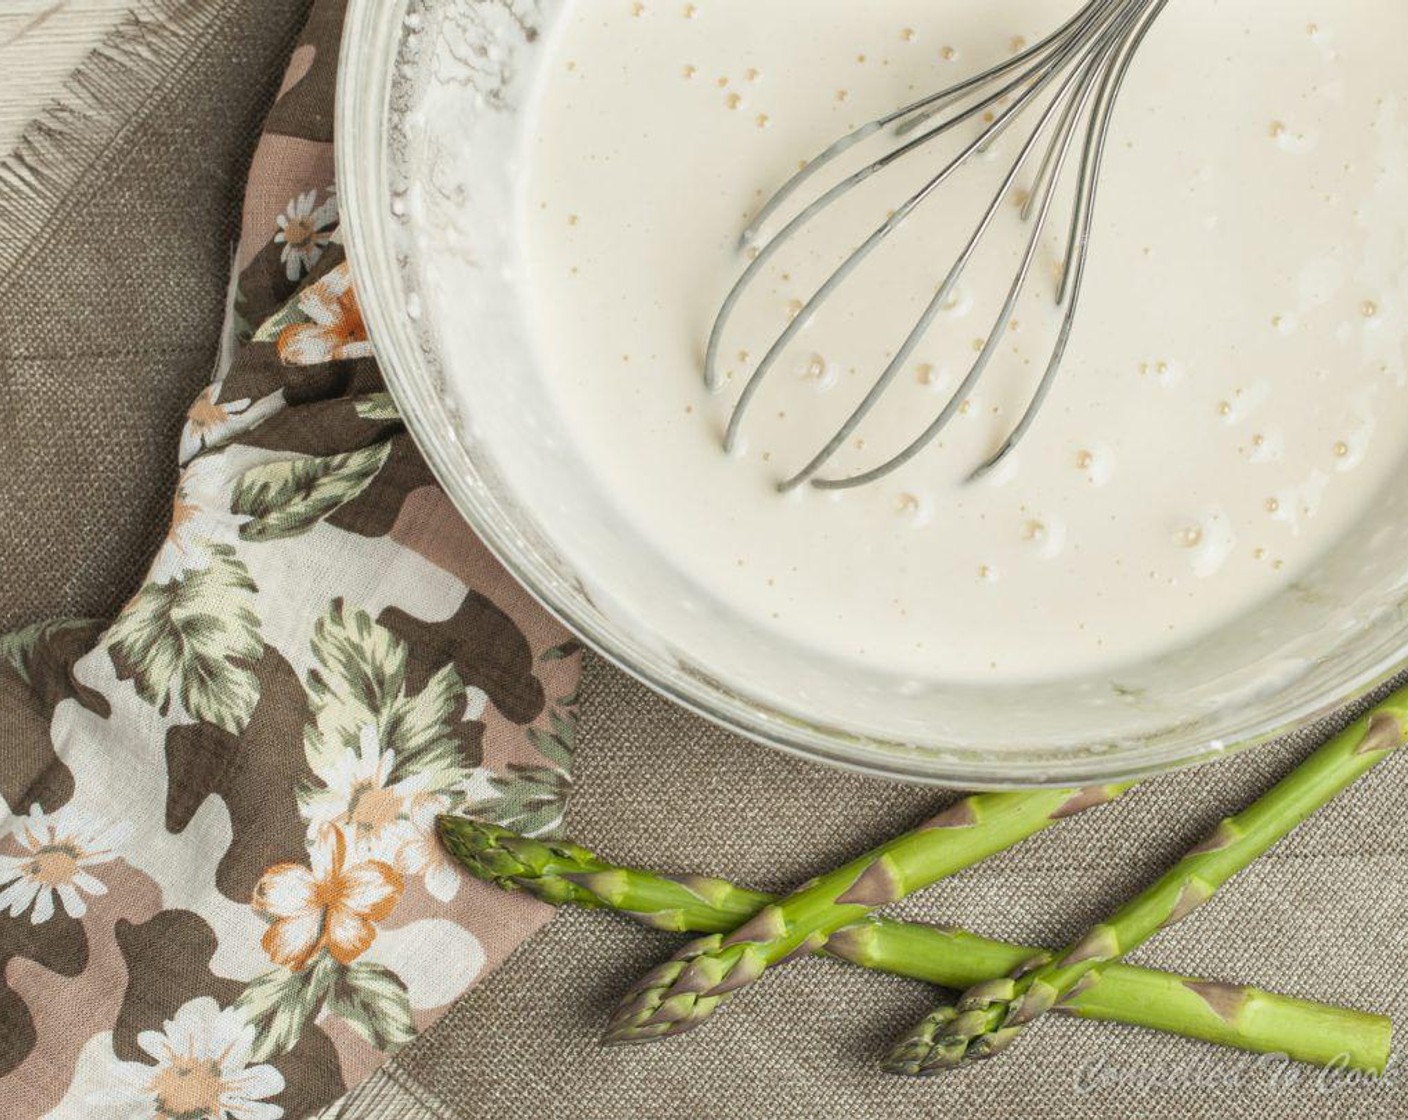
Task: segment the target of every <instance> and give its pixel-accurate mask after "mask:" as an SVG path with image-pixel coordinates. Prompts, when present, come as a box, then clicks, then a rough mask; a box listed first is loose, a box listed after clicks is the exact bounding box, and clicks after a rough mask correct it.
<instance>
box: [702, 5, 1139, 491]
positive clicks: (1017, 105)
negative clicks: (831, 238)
mask: <svg viewBox="0 0 1408 1120" xmlns="http://www.w3.org/2000/svg"><path fill="white" fill-rule="evenodd" d="M1124 2H1127V0H1124ZM1098 46H1099V41H1097V42H1095V43H1076V44H1070V45H1068V46H1067V47H1066V48H1065V49H1066V50H1067V51H1069V52H1070V53H1073V54H1077V55H1080V54H1089V53H1093V52H1095V51H1096V50H1097V49H1098ZM1061 72H1062V68H1061V66H1051V67H1049V68H1047V69H1045V70H1044V71H1042V72H1040V73H1039V74H1038V75H1037V76H1036V78H1035V79H1034V80H1033V79H1031V78H1029V77H1028V76H1027V75H1023V76H1022V77H1020V78H1018V79H1017V80H1016V81H1014V82H1011V83H1008V84H1007V85H1005V86H1002V87H1000V88H999V89H998V90H997V91H995V92H994V93H992V94H990V95H989V96H988V97H986V98H984V99H983V100H981V101H979V102H978V103H977V104H975V105H973V106H971V107H970V108H968V109H965V110H963V111H961V112H959V113H958V114H956V115H955V116H953V117H951V118H949V119H948V120H946V121H944V122H943V123H941V124H939V125H937V126H935V127H934V128H933V129H931V130H929V131H928V132H926V133H924V134H923V135H921V136H919V137H917V138H915V139H914V140H911V141H909V142H908V143H906V144H905V145H903V146H902V147H900V148H898V149H896V150H895V151H893V152H890V153H887V154H886V155H884V156H882V157H880V158H879V159H877V160H875V161H874V162H872V163H870V164H868V165H867V166H866V167H864V168H862V169H861V170H860V171H858V172H856V173H855V174H854V175H852V176H850V177H849V178H847V179H845V180H843V181H842V182H840V183H838V184H837V185H836V186H834V187H832V188H831V190H829V191H827V192H826V193H825V194H823V195H822V196H821V198H819V199H818V200H817V201H816V202H814V203H812V205H810V206H808V207H807V208H806V209H804V210H803V211H802V212H801V213H800V214H798V215H797V216H796V217H795V218H794V219H793V220H792V221H791V222H789V223H788V224H787V225H786V226H784V227H783V229H782V230H781V231H780V232H779V233H778V234H777V235H776V236H775V237H774V238H773V239H772V240H771V241H769V242H768V243H767V244H766V245H765V246H763V247H762V249H761V250H760V252H759V255H758V256H757V258H755V259H754V260H753V261H752V262H751V264H750V265H749V266H748V268H747V269H746V270H745V272H744V274H743V276H742V277H741V278H740V280H739V282H738V284H737V285H735V287H734V290H733V291H732V292H731V293H730V294H729V297H728V298H727V299H726V300H725V302H724V307H723V309H722V310H721V311H720V313H719V319H718V321H717V322H716V324H715V328H714V332H713V334H712V336H711V338H710V343H709V350H708V354H707V356H706V359H705V365H706V382H707V383H708V384H709V385H710V387H711V388H716V387H717V386H718V384H719V378H718V374H717V365H716V362H717V357H718V350H719V340H720V338H721V336H722V331H723V327H724V326H725V325H726V324H727V321H728V319H729V317H730V316H731V315H732V313H733V309H734V308H735V307H736V305H737V302H738V300H739V299H740V298H741V297H742V295H743V293H744V291H745V290H746V289H747V288H748V287H749V285H750V284H751V283H752V280H753V279H754V277H756V275H757V273H758V272H759V271H761V269H762V268H763V267H765V266H766V264H767V263H768V261H769V260H770V259H771V257H772V256H773V255H774V254H776V253H777V252H778V251H779V250H780V249H781V248H782V247H783V245H785V244H786V243H787V242H789V241H790V240H791V239H792V238H793V237H794V236H795V235H796V234H797V233H798V232H799V231H800V230H801V229H802V228H803V227H804V226H805V225H807V224H808V223H809V222H810V221H812V220H813V219H814V218H815V217H816V216H817V215H818V214H820V213H821V212H822V211H823V210H825V209H827V208H828V207H829V206H831V205H832V203H833V202H835V201H836V200H837V199H839V198H840V197H842V196H843V195H846V194H849V193H850V192H851V191H852V190H853V189H854V188H855V187H856V186H858V185H859V184H860V183H862V182H864V181H865V180H866V179H868V178H869V177H870V176H871V175H874V174H876V173H878V172H880V171H883V170H884V169H885V168H887V167H889V166H890V165H891V164H893V163H895V162H896V161H897V160H899V159H902V158H904V157H905V156H907V155H909V154H910V153H911V152H913V151H914V150H916V149H918V148H919V147H922V146H923V145H925V144H928V143H929V142H931V141H932V140H934V139H936V138H937V137H939V136H941V135H944V134H945V133H947V132H950V131H952V130H953V129H954V128H957V127H959V126H960V125H962V124H965V123H967V122H968V121H970V120H973V119H975V118H977V117H979V116H980V115H982V114H984V113H987V112H988V111H989V110H991V109H992V108H993V107H995V106H998V105H1000V103H1001V102H1002V101H1003V100H1005V99H1006V98H1007V97H1009V96H1010V95H1011V94H1012V93H1013V92H1015V91H1017V90H1019V89H1021V87H1022V86H1023V85H1026V86H1028V88H1027V89H1026V90H1024V91H1023V92H1022V93H1021V94H1020V95H1019V96H1018V98H1017V100H1016V101H1015V102H1014V103H1013V104H1012V105H1010V106H1009V107H1008V108H1006V109H1005V110H1003V111H1002V112H1000V113H999V114H998V116H997V118H996V119H995V121H994V122H993V123H992V124H991V125H990V126H989V127H988V129H986V130H985V131H984V132H983V133H982V134H980V135H979V136H978V137H977V139H975V140H974V141H972V142H971V143H970V144H968V145H967V146H966V147H965V148H964V149H963V150H962V151H961V152H960V153H959V154H958V155H957V156H956V157H955V158H954V159H953V160H952V161H951V162H950V163H949V164H948V165H947V166H946V167H944V168H943V170H941V171H940V172H939V173H938V174H937V175H935V176H934V177H933V178H931V179H929V180H928V182H926V183H925V184H924V185H923V186H922V187H921V188H920V189H919V190H918V191H916V192H915V193H914V194H913V195H911V196H910V197H909V198H908V199H906V200H905V202H904V203H903V204H902V205H901V206H900V207H899V208H898V209H897V210H895V212H894V213H893V214H891V215H890V217H889V218H887V219H886V220H885V221H884V222H882V223H881V224H880V226H879V227H878V228H877V229H876V230H875V231H874V232H873V233H872V234H871V235H870V236H869V237H868V238H866V240H865V241H864V242H862V244H861V245H860V247H859V248H858V249H856V250H854V251H853V252H852V253H851V254H850V255H849V256H847V257H846V259H845V260H844V261H843V262H842V264H841V265H840V266H839V267H838V268H837V269H836V270H835V271H834V272H833V273H832V274H831V275H830V276H829V277H827V279H826V281H825V282H824V283H823V284H822V285H821V287H820V288H818V289H817V290H816V292H814V293H813V294H812V296H811V298H810V299H809V300H807V302H806V303H805V304H803V306H802V307H801V308H800V309H799V310H798V312H797V314H796V315H795V316H794V317H793V319H792V321H791V322H790V323H789V324H788V325H787V327H786V328H785V329H784V330H783V332H782V334H781V335H780V336H779V337H778V338H777V340H776V341H775V342H774V343H773V345H772V346H771V347H770V348H769V349H768V351H767V353H766V354H765V355H764V356H763V359H762V361H760V362H759V363H758V365H757V367H756V368H755V369H754V371H753V373H752V375H751V376H750V377H749V379H748V381H747V382H746V383H745V385H744V387H743V391H742V393H741V394H740V395H739V398H738V401H737V403H736V404H735V406H734V411H733V415H732V416H731V417H730V419H729V424H728V428H727V431H726V432H725V435H724V449H725V451H732V450H733V448H734V447H735V446H736V445H737V441H738V437H739V434H740V431H741V429H742V425H743V421H744V419H745V417H746V416H747V413H748V408H749V406H750V405H751V404H752V402H753V398H754V397H755V396H756V395H757V393H758V391H759V390H760V389H761V388H762V385H763V382H764V381H765V380H766V378H767V376H768V374H769V373H770V372H771V371H772V369H773V367H774V366H775V365H776V363H777V361H778V359H779V358H781V356H782V355H783V353H785V352H786V350H787V349H788V347H790V346H791V344H792V342H793V341H794V340H795V339H796V337H797V336H798V335H799V334H800V333H801V332H802V331H803V330H804V329H805V328H806V327H807V325H808V324H809V323H810V322H811V321H812V319H813V318H814V317H815V316H816V314H817V312H818V311H820V309H821V308H822V307H823V306H824V305H825V304H826V303H827V301H828V300H829V299H830V298H831V296H832V295H833V294H834V293H835V292H836V291H837V290H838V289H839V288H840V287H841V286H842V285H843V284H844V283H845V282H846V281H847V280H848V279H849V278H850V276H851V275H852V274H853V273H854V272H855V271H856V269H857V268H859V267H860V265H861V264H862V263H864V262H865V260H866V259H867V258H869V257H870V255H871V254H872V253H874V252H875V250H876V249H878V248H879V247H880V245H881V244H883V243H884V242H885V240H886V239H887V238H889V236H890V235H891V234H892V233H894V231H895V230H897V229H899V228H900V226H902V225H903V224H904V223H905V222H906V221H907V220H908V219H909V217H910V216H911V215H912V214H913V213H914V212H915V211H916V210H917V209H918V208H919V207H920V206H921V205H922V204H923V203H924V202H925V201H926V200H927V199H928V198H929V197H930V196H931V195H932V194H933V193H934V192H935V191H936V190H938V188H939V187H941V186H943V185H944V184H945V183H946V182H947V181H948V180H949V179H950V178H951V177H952V176H953V175H954V173H955V172H957V171H958V170H959V169H960V168H962V167H963V166H964V165H965V164H967V163H968V161H969V160H970V159H971V158H972V157H973V156H974V155H975V154H976V153H977V152H978V151H979V150H980V149H981V148H982V146H983V144H984V143H985V142H987V138H988V137H989V136H991V134H992V132H993V130H994V129H1001V128H1004V127H1005V126H1006V124H1007V123H1008V122H1009V121H1011V120H1012V119H1015V118H1016V117H1017V116H1019V115H1021V114H1022V113H1023V112H1025V111H1026V109H1027V108H1028V107H1029V106H1030V105H1031V103H1032V102H1033V101H1035V100H1036V99H1038V98H1039V97H1040V96H1041V94H1042V93H1043V92H1044V91H1045V90H1046V88H1047V87H1048V86H1049V85H1051V83H1052V82H1054V81H1055V80H1056V79H1057V78H1058V77H1059V76H1060V74H1061ZM1044 119H1046V118H1044ZM1003 193H1004V194H1005V193H1006V191H1005V190H1004V192H1003ZM990 218H991V216H989V220H990ZM979 240H981V239H980V238H979ZM974 247H976V246H974ZM965 263H966V262H965ZM960 273H961V270H960ZM783 488H784V489H788V488H790V487H788V486H787V484H786V483H784V484H783Z"/></svg>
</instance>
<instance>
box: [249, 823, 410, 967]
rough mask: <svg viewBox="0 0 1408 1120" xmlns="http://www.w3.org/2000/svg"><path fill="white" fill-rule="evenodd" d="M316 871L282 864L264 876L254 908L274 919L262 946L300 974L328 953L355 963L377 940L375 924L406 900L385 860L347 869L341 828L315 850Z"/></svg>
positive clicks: (343, 961)
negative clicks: (318, 956) (317, 957)
mask: <svg viewBox="0 0 1408 1120" xmlns="http://www.w3.org/2000/svg"><path fill="white" fill-rule="evenodd" d="M310 862H311V866H309V867H304V866H303V865H302V864H298V863H281V864H278V865H277V866H275V867H271V868H269V870H268V871H266V872H264V875H263V876H262V877H261V878H260V880H259V882H258V883H257V884H256V885H255V888H254V898H253V900H252V902H251V905H252V906H253V907H254V910H255V912H256V913H258V914H260V915H261V916H263V917H265V918H267V919H269V921H270V925H269V928H268V929H267V930H266V931H265V932H264V938H263V940H262V941H261V944H262V945H263V946H264V950H265V952H267V953H268V954H269V957H270V959H271V960H272V961H273V962H274V963H275V964H277V965H282V966H283V967H284V968H287V969H290V970H292V971H294V972H298V971H300V970H302V969H304V968H306V967H307V966H308V964H309V963H310V962H311V961H312V960H313V958H314V957H316V956H317V955H318V953H319V952H320V951H321V950H323V949H327V951H328V952H329V953H330V954H331V955H332V957H333V959H334V960H336V961H337V962H338V963H339V964H344V965H346V964H351V963H352V962H353V961H355V960H356V959H357V958H358V957H360V956H361V955H362V954H363V953H365V952H366V951H367V950H368V949H369V948H370V947H371V944H372V942H373V941H375V940H376V923H377V922H380V921H383V920H384V919H385V918H387V917H388V916H389V915H390V914H391V911H393V910H394V909H396V903H397V902H399V901H400V899H401V892H402V890H403V888H404V881H403V880H402V878H401V876H400V874H399V873H398V872H397V871H395V870H394V869H393V868H392V867H390V866H388V865H387V864H385V863H382V862H381V861H380V860H374V859H372V860H366V861H364V862H362V863H355V864H352V865H351V866H350V867H349V866H348V865H347V840H346V838H345V836H344V835H343V833H342V830H341V829H339V828H334V829H331V830H330V831H329V833H328V835H327V836H326V837H325V838H323V839H322V840H320V841H319V842H318V843H317V844H316V845H315V846H314V847H313V849H312V852H311V859H310Z"/></svg>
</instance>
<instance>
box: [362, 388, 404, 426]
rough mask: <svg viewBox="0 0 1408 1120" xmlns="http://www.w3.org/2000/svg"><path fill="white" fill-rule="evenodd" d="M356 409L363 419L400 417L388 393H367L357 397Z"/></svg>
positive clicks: (393, 418)
mask: <svg viewBox="0 0 1408 1120" xmlns="http://www.w3.org/2000/svg"><path fill="white" fill-rule="evenodd" d="M356 409H357V415H358V416H360V417H361V418H362V419H363V420H399V419H401V414H400V413H399V412H398V411H397V410H396V402H395V401H393V400H392V399H391V394H390V393H368V394H367V395H366V396H365V397H358V398H357V403H356Z"/></svg>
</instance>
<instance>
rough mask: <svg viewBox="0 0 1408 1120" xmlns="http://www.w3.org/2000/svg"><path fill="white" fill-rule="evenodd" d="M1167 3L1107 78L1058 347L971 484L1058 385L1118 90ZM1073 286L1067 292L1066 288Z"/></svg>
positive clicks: (1089, 154)
mask: <svg viewBox="0 0 1408 1120" xmlns="http://www.w3.org/2000/svg"><path fill="white" fill-rule="evenodd" d="M1168 2H1169V0H1155V2H1154V3H1153V5H1152V9H1151V10H1150V14H1149V18H1148V19H1147V20H1146V21H1145V22H1144V23H1142V24H1141V25H1140V26H1139V27H1138V28H1137V29H1136V30H1135V31H1134V33H1133V35H1132V36H1131V37H1130V39H1129V40H1128V41H1127V43H1126V45H1125V48H1124V53H1123V56H1122V57H1121V59H1120V61H1119V65H1118V68H1117V69H1116V70H1115V71H1113V72H1112V74H1111V75H1110V76H1107V78H1106V81H1105V83H1104V85H1103V87H1102V89H1101V94H1100V102H1099V107H1098V109H1097V118H1096V124H1095V125H1094V126H1092V128H1091V130H1090V134H1089V136H1088V137H1087V143H1086V148H1085V152H1084V154H1083V156H1082V160H1083V162H1085V163H1086V164H1088V167H1089V172H1088V174H1087V173H1086V172H1083V173H1082V176H1081V179H1082V182H1085V183H1088V186H1087V187H1086V190H1085V193H1086V196H1087V200H1086V204H1085V207H1084V209H1083V211H1082V214H1083V218H1082V224H1081V227H1080V232H1079V233H1078V234H1076V233H1075V232H1074V226H1073V234H1072V238H1071V244H1072V246H1076V245H1078V246H1079V248H1078V250H1077V252H1076V255H1075V256H1074V258H1073V260H1071V261H1068V264H1067V266H1066V269H1065V270H1064V271H1063V274H1062V278H1061V289H1060V292H1059V293H1058V297H1057V298H1058V301H1059V302H1060V303H1062V304H1066V299H1067V294H1068V293H1069V300H1070V302H1069V303H1068V304H1066V313H1065V315H1064V316H1063V318H1062V321H1061V327H1060V330H1059V332H1058V334H1057V338H1056V345H1055V347H1054V349H1053V351H1052V355H1051V360H1050V361H1049V363H1048V364H1047V367H1046V371H1045V373H1044V374H1043V375H1042V378H1041V380H1040V382H1038V384H1037V387H1036V390H1035V392H1034V393H1033V394H1032V397H1031V400H1030V401H1029V402H1028V404H1027V408H1026V411H1025V412H1023V414H1022V418H1021V420H1019V421H1018V422H1017V426H1016V427H1015V428H1013V429H1012V431H1011V433H1009V434H1008V436H1007V438H1006V439H1005V440H1003V442H1002V445H1001V446H1000V447H999V448H998V449H997V450H996V451H995V452H994V453H993V454H992V455H991V456H989V457H988V458H987V459H986V460H985V461H984V462H983V463H982V464H981V465H979V466H978V468H977V469H976V470H974V471H973V472H972V473H971V474H970V475H969V476H968V480H969V481H970V482H971V481H976V480H977V479H980V478H982V477H984V476H985V475H987V474H990V473H991V472H992V471H993V470H994V469H995V468H996V467H997V466H998V465H999V464H1000V463H1002V462H1003V461H1004V460H1006V459H1007V457H1008V456H1009V455H1010V454H1011V453H1012V452H1013V451H1014V450H1015V449H1016V448H1017V445H1018V444H1020V443H1021V442H1022V440H1023V439H1024V438H1025V437H1026V435H1027V433H1028V432H1029V431H1030V430H1031V428H1032V425H1033V424H1035V423H1036V419H1037V416H1038V415H1039V414H1040V412H1041V410H1042V407H1043V405H1045V403H1046V399H1047V397H1048V396H1049V395H1050V393H1051V389H1052V386H1053V385H1054V384H1055V381H1056V375H1057V373H1059V372H1060V368H1061V363H1062V361H1063V360H1064V358H1065V354H1066V350H1067V347H1068V346H1069V344H1070V338H1071V333H1072V330H1073V329H1074V327H1075V320H1076V311H1077V308H1078V306H1079V303H1080V294H1081V291H1082V289H1083V287H1084V281H1085V267H1086V261H1087V260H1088V258H1089V249H1090V237H1091V232H1092V227H1093V224H1094V216H1095V201H1096V195H1097V193H1098V191H1099V183H1100V171H1101V168H1102V165H1103V164H1104V160H1105V149H1106V145H1107V143H1108V141H1109V135H1110V128H1111V125H1112V122H1113V119H1114V108H1115V102H1116V100H1117V99H1118V97H1119V93H1120V89H1121V88H1122V87H1123V85H1124V82H1125V79H1126V78H1127V77H1128V76H1129V70H1130V67H1131V66H1132V65H1133V63H1134V56H1135V55H1136V54H1137V53H1138V51H1139V48H1140V46H1141V45H1142V44H1143V42H1144V39H1145V37H1146V36H1147V35H1148V34H1149V31H1150V29H1151V28H1152V27H1153V25H1154V21H1155V20H1156V19H1158V17H1159V16H1160V15H1161V14H1162V13H1163V10H1164V8H1166V7H1167V6H1168ZM1068 285H1069V287H1068Z"/></svg>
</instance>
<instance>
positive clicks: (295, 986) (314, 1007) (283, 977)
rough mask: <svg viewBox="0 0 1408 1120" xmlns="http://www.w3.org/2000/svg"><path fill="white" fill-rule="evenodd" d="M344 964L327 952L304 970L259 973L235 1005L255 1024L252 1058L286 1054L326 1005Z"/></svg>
mask: <svg viewBox="0 0 1408 1120" xmlns="http://www.w3.org/2000/svg"><path fill="white" fill-rule="evenodd" d="M339 971H341V967H340V966H339V965H338V963H337V962H336V961H335V960H333V959H332V958H331V957H330V956H328V955H327V954H326V953H323V954H321V955H320V956H319V957H318V959H317V960H316V961H315V962H314V963H313V965H312V967H310V968H306V969H304V970H303V971H302V972H290V971H288V970H287V969H283V968H281V969H278V970H277V971H275V972H266V973H265V974H264V975H263V976H256V977H255V978H254V979H253V980H251V981H250V982H249V986H248V987H247V988H245V990H244V991H243V992H241V993H240V994H239V997H238V998H237V999H236V1000H235V1003H234V1006H235V1007H236V1008H238V1009H239V1010H240V1011H242V1012H243V1013H244V1015H245V1017H246V1018H247V1019H248V1020H249V1021H250V1022H251V1023H253V1024H254V1026H255V1031H256V1033H255V1036H254V1052H253V1055H252V1060H253V1061H256V1062H263V1061H267V1060H268V1059H270V1058H274V1057H277V1056H278V1055H280V1054H287V1053H288V1052H289V1051H290V1050H292V1049H293V1048H294V1047H295V1046H297V1045H298V1040H299V1039H300V1038H301V1037H302V1036H303V1028H304V1027H305V1026H306V1025H307V1023H308V1020H309V1019H311V1018H312V1017H313V1016H314V1015H316V1014H317V1013H318V1011H319V1010H320V1009H321V1008H322V1006H323V1001H324V1000H325V999H326V998H327V995H328V993H329V992H330V991H331V990H332V988H333V984H334V982H335V981H336V980H337V978H338V977H337V974H338V972H339Z"/></svg>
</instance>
